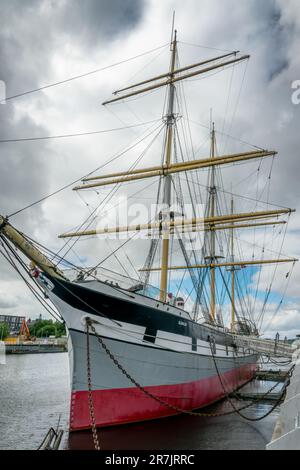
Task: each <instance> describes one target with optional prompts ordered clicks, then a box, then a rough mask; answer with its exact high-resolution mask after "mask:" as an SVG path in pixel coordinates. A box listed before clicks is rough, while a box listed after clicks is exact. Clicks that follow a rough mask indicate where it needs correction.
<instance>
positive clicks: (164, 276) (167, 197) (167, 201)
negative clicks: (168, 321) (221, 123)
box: [160, 30, 177, 302]
mask: <svg viewBox="0 0 300 470" xmlns="http://www.w3.org/2000/svg"><path fill="white" fill-rule="evenodd" d="M176 36H177V32H176V30H175V32H174V40H173V42H172V57H171V68H170V84H169V86H168V88H169V90H168V91H169V106H168V114H167V116H166V117H167V140H166V152H165V162H164V163H165V166H166V167H167V168H169V166H170V165H171V163H172V144H173V126H174V96H175V85H174V84H173V82H172V80H173V78H174V70H175V60H176V46H177V38H176ZM171 178H172V176H171V175H165V176H164V193H163V206H164V210H163V212H164V213H163V214H162V221H165V220H166V219H169V217H170V205H171ZM169 244H170V233H169V231H167V233H166V234H165V232H163V239H162V259H161V278H160V300H161V301H162V302H165V301H166V295H167V288H168V266H169Z"/></svg>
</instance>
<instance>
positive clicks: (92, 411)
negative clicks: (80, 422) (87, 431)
mask: <svg viewBox="0 0 300 470" xmlns="http://www.w3.org/2000/svg"><path fill="white" fill-rule="evenodd" d="M89 326H90V325H89V322H88V321H87V322H86V361H87V381H88V399H89V410H90V418H91V425H92V433H93V441H94V447H95V450H100V444H99V439H98V433H97V427H96V420H95V408H94V400H93V392H92V376H91V358H90V332H89Z"/></svg>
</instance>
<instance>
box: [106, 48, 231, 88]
mask: <svg viewBox="0 0 300 470" xmlns="http://www.w3.org/2000/svg"><path fill="white" fill-rule="evenodd" d="M239 52H240V51H233V52H230V53H229V54H224V55H221V56H219V57H214V58H213V59H208V60H205V61H203V62H198V63H197V64H191V65H187V66H186V67H181V68H180V69H176V70H174V72H173V75H176V74H177V73H181V72H185V71H187V70H189V69H194V68H195V67H200V66H201V65H206V64H209V63H211V62H214V61H215V60H221V59H226V58H227V57H230V56H232V55H235V56H236V55H237V54H238V53H239ZM167 77H170V72H167V73H163V74H161V75H157V76H156V77H153V78H149V79H148V80H144V81H143V82H139V83H135V84H134V85H130V86H128V87H126V88H121V89H120V90H116V91H114V92H113V95H117V94H118V93H122V92H123V91H127V90H131V89H132V88H136V87H139V86H141V85H146V84H147V83H150V82H154V81H156V80H161V79H162V78H167Z"/></svg>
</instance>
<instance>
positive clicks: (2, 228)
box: [0, 215, 66, 279]
mask: <svg viewBox="0 0 300 470" xmlns="http://www.w3.org/2000/svg"><path fill="white" fill-rule="evenodd" d="M0 234H1V235H3V236H4V237H5V238H6V239H7V240H9V241H10V242H11V243H12V244H13V245H14V246H15V247H16V248H18V250H20V251H21V252H22V253H23V254H24V255H25V256H26V257H27V258H29V259H30V260H31V261H33V262H34V263H35V264H36V265H37V266H38V267H39V268H40V269H42V270H43V271H44V272H45V273H47V274H49V275H50V276H53V277H55V278H59V279H66V277H65V275H64V273H63V272H62V271H60V269H58V268H57V266H55V264H54V263H52V261H50V260H49V259H48V258H47V257H46V256H45V255H44V254H43V253H42V252H41V251H40V250H39V249H38V248H36V247H35V246H34V245H33V244H32V243H31V242H30V241H29V240H28V239H27V238H26V237H25V236H24V235H23V234H22V233H21V232H19V231H18V230H16V229H15V228H14V227H13V226H12V225H11V224H10V223H9V222H8V221H7V220H6V219H5V218H4V217H2V216H1V215H0Z"/></svg>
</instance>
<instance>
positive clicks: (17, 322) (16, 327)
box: [0, 315, 25, 334]
mask: <svg viewBox="0 0 300 470" xmlns="http://www.w3.org/2000/svg"><path fill="white" fill-rule="evenodd" d="M23 320H25V317H18V316H14V315H0V323H6V324H7V325H8V328H9V333H10V334H14V333H19V331H20V328H21V325H22V322H23Z"/></svg>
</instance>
